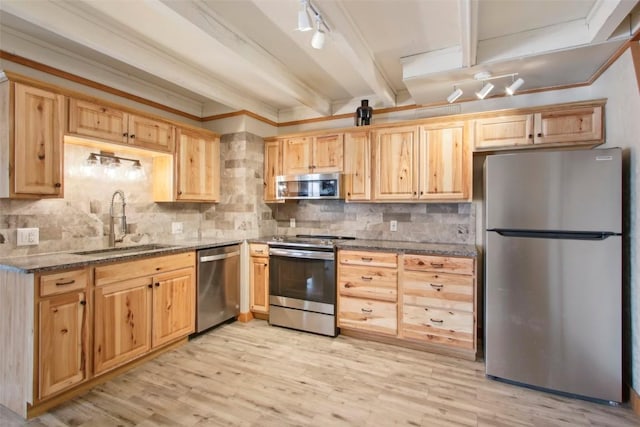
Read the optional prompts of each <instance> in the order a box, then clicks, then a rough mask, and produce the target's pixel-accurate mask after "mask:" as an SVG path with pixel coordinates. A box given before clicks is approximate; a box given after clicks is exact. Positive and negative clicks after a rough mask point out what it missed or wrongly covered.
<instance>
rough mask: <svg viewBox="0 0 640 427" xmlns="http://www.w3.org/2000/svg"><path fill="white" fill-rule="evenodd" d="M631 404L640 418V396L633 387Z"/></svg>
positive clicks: (630, 389) (630, 398) (631, 389)
mask: <svg viewBox="0 0 640 427" xmlns="http://www.w3.org/2000/svg"><path fill="white" fill-rule="evenodd" d="M629 403H630V404H631V409H632V410H633V412H634V413H635V414H636V415H639V416H640V395H639V394H638V392H637V391H635V390H634V389H633V387H629Z"/></svg>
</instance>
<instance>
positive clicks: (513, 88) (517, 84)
mask: <svg viewBox="0 0 640 427" xmlns="http://www.w3.org/2000/svg"><path fill="white" fill-rule="evenodd" d="M523 84H524V80H523V79H521V78H518V80H516V81H515V82H513V83H511V85H510V86H507V87H506V88H505V89H504V91H505V92H506V94H507V95H513V94H514V93H516V91H517V90H518V89H520V86H522V85H523Z"/></svg>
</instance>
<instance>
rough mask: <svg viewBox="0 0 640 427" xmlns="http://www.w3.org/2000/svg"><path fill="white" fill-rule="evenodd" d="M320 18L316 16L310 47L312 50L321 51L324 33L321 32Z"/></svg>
mask: <svg viewBox="0 0 640 427" xmlns="http://www.w3.org/2000/svg"><path fill="white" fill-rule="evenodd" d="M321 24H322V17H321V16H320V15H316V32H315V33H314V34H313V37H312V38H311V47H312V48H314V49H322V48H323V47H324V31H323V30H322V26H321Z"/></svg>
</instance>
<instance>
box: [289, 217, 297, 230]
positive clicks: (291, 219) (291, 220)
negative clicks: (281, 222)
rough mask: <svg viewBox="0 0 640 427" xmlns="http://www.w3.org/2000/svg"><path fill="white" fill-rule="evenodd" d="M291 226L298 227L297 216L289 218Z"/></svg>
mask: <svg viewBox="0 0 640 427" xmlns="http://www.w3.org/2000/svg"><path fill="white" fill-rule="evenodd" d="M289 227H291V228H296V219H295V218H289Z"/></svg>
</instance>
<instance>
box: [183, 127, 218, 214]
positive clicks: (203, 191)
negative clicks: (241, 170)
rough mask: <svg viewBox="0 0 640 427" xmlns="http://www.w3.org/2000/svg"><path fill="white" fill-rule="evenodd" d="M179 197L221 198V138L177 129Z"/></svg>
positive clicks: (207, 199)
mask: <svg viewBox="0 0 640 427" xmlns="http://www.w3.org/2000/svg"><path fill="white" fill-rule="evenodd" d="M177 135H178V137H177V139H178V150H177V152H178V171H177V175H178V179H177V181H178V190H177V199H178V200H194V201H202V200H204V201H209V202H215V201H218V200H219V199H220V141H219V140H218V139H211V138H210V137H206V136H204V135H202V134H200V133H198V132H193V131H190V130H187V129H178V130H177Z"/></svg>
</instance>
